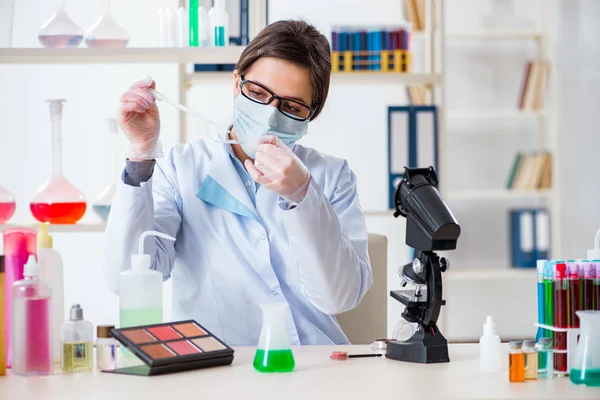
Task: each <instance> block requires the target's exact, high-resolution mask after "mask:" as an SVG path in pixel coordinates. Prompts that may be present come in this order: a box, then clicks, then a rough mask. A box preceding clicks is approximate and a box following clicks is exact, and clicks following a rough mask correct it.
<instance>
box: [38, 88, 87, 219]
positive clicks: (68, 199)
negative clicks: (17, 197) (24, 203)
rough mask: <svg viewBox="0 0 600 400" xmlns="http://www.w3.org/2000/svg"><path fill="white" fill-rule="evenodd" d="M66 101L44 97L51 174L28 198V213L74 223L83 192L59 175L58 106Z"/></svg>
mask: <svg viewBox="0 0 600 400" xmlns="http://www.w3.org/2000/svg"><path fill="white" fill-rule="evenodd" d="M65 101H66V100H62V99H54V100H48V103H49V105H50V116H51V119H52V176H51V177H50V179H49V180H48V181H47V182H46V183H44V184H43V185H42V186H41V187H40V189H39V190H38V192H37V194H36V195H35V197H34V198H33V200H32V201H31V203H30V205H29V207H30V209H31V214H32V215H33V217H34V218H35V219H36V220H38V221H39V222H48V223H51V224H74V223H76V222H77V221H79V220H80V219H81V217H83V214H85V210H86V207H87V206H86V202H85V197H84V195H83V193H81V192H80V191H79V190H78V189H77V188H76V187H75V186H73V185H72V184H71V183H70V182H69V181H68V180H67V178H65V176H64V175H63V174H62V109H63V104H64V102H65Z"/></svg>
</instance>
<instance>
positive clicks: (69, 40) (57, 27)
mask: <svg viewBox="0 0 600 400" xmlns="http://www.w3.org/2000/svg"><path fill="white" fill-rule="evenodd" d="M38 40H39V41H40V43H41V44H42V46H44V47H53V48H64V47H77V46H79V45H80V44H81V42H82V40H83V32H82V31H81V29H80V28H79V27H78V26H77V25H76V24H75V22H73V20H72V19H71V18H69V16H68V15H67V13H66V12H65V0H58V8H57V10H56V13H55V14H54V15H53V16H52V17H51V18H50V19H49V20H48V21H46V22H45V23H44V24H43V25H42V26H41V27H40V30H39V31H38Z"/></svg>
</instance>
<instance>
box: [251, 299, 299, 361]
mask: <svg viewBox="0 0 600 400" xmlns="http://www.w3.org/2000/svg"><path fill="white" fill-rule="evenodd" d="M260 306H261V308H262V311H263V325H262V329H261V331H260V338H259V339H258V347H257V349H256V354H255V355H254V368H255V369H256V370H257V371H260V372H291V371H293V369H294V367H295V366H296V363H295V361H294V354H293V353H292V349H291V347H290V338H289V336H288V332H287V330H286V328H285V318H286V315H287V311H288V305H287V304H285V303H273V304H261V305H260Z"/></svg>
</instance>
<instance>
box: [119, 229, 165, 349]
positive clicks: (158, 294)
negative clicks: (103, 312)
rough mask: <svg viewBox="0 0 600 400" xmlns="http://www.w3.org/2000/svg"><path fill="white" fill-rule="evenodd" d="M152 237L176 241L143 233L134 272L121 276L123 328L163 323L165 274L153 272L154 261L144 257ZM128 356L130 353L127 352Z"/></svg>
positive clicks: (135, 257) (121, 321)
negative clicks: (147, 242)
mask: <svg viewBox="0 0 600 400" xmlns="http://www.w3.org/2000/svg"><path fill="white" fill-rule="evenodd" d="M148 236H158V237H161V238H164V239H169V240H175V238H174V237H171V236H169V235H165V234H164V233H160V232H156V231H147V232H144V233H142V234H141V236H140V242H139V254H133V255H132V256H131V269H128V270H125V271H123V272H121V275H120V276H119V311H120V313H119V314H120V322H119V324H120V327H121V328H128V327H130V326H140V325H151V324H160V323H161V322H162V315H163V312H162V305H163V296H162V289H163V275H162V273H161V272H159V271H156V270H154V269H150V266H151V265H152V258H151V257H150V255H149V254H144V240H145V239H146V238H147V237H148ZM125 354H126V355H130V353H129V354H128V352H125Z"/></svg>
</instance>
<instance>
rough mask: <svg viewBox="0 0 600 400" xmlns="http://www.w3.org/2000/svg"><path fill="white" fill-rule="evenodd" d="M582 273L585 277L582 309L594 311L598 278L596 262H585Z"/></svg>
mask: <svg viewBox="0 0 600 400" xmlns="http://www.w3.org/2000/svg"><path fill="white" fill-rule="evenodd" d="M580 273H581V274H582V275H583V280H582V282H583V284H582V288H581V289H582V290H583V295H582V298H583V304H582V305H581V308H582V309H583V310H593V309H594V296H595V293H594V279H595V278H596V263H595V262H583V263H582V264H581V269H580Z"/></svg>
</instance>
